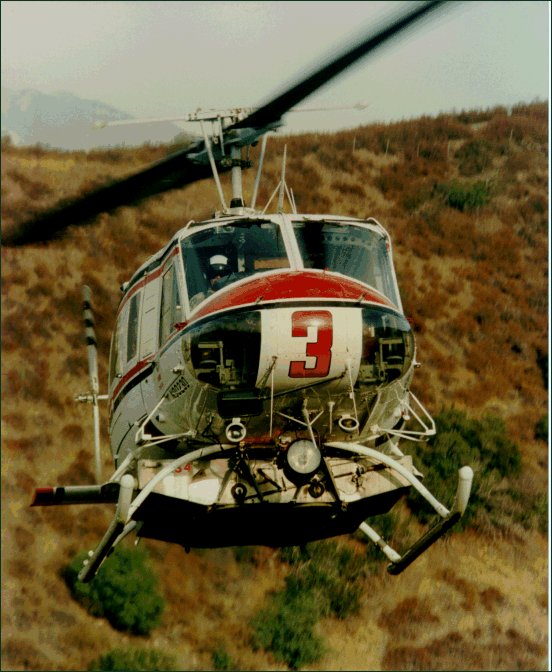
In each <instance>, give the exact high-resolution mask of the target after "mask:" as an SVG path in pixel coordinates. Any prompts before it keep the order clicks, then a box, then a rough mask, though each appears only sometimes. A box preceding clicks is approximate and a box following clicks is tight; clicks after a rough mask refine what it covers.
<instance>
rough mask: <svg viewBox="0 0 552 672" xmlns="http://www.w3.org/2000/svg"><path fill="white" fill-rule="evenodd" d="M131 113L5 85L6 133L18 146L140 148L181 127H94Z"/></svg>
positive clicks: (167, 137) (162, 139) (3, 123)
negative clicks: (99, 123)
mask: <svg viewBox="0 0 552 672" xmlns="http://www.w3.org/2000/svg"><path fill="white" fill-rule="evenodd" d="M125 119H132V117H131V115H129V114H127V113H125V112H121V110H117V109H116V108H114V107H111V106H109V105H106V104H105V103H102V102H99V101H97V100H87V99H85V98H79V97H78V96H75V95H74V94H72V93H69V92H66V91H61V92H59V93H54V94H46V93H41V92H40V91H36V90H34V89H24V90H20V91H17V90H14V89H8V88H5V87H2V115H1V132H2V137H4V136H6V135H7V136H9V137H10V138H11V140H12V142H13V143H14V144H16V145H35V144H37V143H40V144H42V145H48V146H50V147H53V148H56V149H92V148H94V147H113V146H121V145H126V146H136V145H142V144H144V143H145V142H170V141H171V140H172V139H173V138H174V137H175V136H176V135H178V134H179V133H181V129H180V128H179V127H178V126H176V125H175V124H172V123H167V122H161V123H152V124H149V123H148V124H139V125H131V126H115V127H107V128H102V129H95V128H93V124H94V122H98V121H122V120H125Z"/></svg>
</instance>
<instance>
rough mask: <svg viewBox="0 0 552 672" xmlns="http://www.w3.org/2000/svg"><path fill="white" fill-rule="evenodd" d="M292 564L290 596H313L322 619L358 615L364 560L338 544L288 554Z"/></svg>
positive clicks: (313, 545) (318, 544) (288, 580)
mask: <svg viewBox="0 0 552 672" xmlns="http://www.w3.org/2000/svg"><path fill="white" fill-rule="evenodd" d="M286 556H287V560H288V562H289V563H290V564H291V565H292V571H291V573H290V574H289V575H288V576H287V577H286V589H285V592H286V594H287V595H288V596H290V597H294V596H295V595H298V596H300V595H310V596H311V598H312V599H313V600H314V601H315V602H316V604H317V605H318V607H319V609H320V613H321V615H322V616H337V617H338V618H346V617H347V616H348V615H349V614H352V613H356V612H357V611H358V609H359V606H360V596H361V593H362V589H361V585H360V581H359V579H360V578H361V577H362V576H363V575H364V572H365V565H364V559H363V558H362V557H361V556H359V555H358V554H357V553H355V552H354V551H353V550H352V549H350V548H348V547H346V546H343V545H340V544H338V543H337V542H335V541H320V542H315V543H311V544H307V546H306V547H305V549H304V551H302V552H301V551H299V553H296V554H295V555H294V554H293V552H291V553H290V552H289V550H288V551H286V552H285V554H284V555H283V557H286Z"/></svg>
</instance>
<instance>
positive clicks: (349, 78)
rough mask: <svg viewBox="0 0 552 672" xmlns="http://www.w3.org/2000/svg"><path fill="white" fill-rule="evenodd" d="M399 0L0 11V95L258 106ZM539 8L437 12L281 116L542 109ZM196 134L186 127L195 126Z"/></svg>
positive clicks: (35, 6)
mask: <svg viewBox="0 0 552 672" xmlns="http://www.w3.org/2000/svg"><path fill="white" fill-rule="evenodd" d="M409 4H411V3H402V2H363V1H358V2H345V1H340V2H335V1H333V0H326V1H321V2H320V1H318V2H316V1H310V2H300V1H295V0H294V1H293V2H271V1H268V0H266V1H262V2H255V1H248V2H234V1H232V0H228V1H225V2H215V1H212V0H203V1H201V2H196V1H192V0H189V1H186V2H178V1H172V2H163V1H161V0H156V1H153V2H149V1H141V2H136V1H134V2H115V1H110V2H84V1H82V2H80V1H71V2H70V1H64V2H51V1H40V2H31V1H25V0H18V1H9V0H2V4H1V11H2V24H1V28H2V42H1V49H2V84H3V86H7V87H10V88H15V89H23V88H34V89H38V90H40V91H43V92H45V93H50V92H55V91H60V90H65V91H71V92H72V93H75V94H76V95H78V96H80V97H83V98H94V99H97V100H100V101H102V102H104V103H107V104H109V105H112V106H114V107H116V108H119V109H120V110H122V111H124V112H128V113H129V114H131V115H133V116H135V117H139V118H142V117H160V116H161V117H170V116H176V115H179V114H185V113H187V112H190V111H193V110H195V109H197V108H198V107H203V108H224V107H228V106H240V105H243V106H248V105H256V104H259V103H261V102H264V101H265V100H266V99H268V98H269V97H270V96H271V94H273V93H277V92H278V91H279V90H280V89H281V88H282V86H283V85H284V84H287V83H290V82H292V81H293V80H295V78H296V76H297V75H299V74H300V72H301V70H302V69H304V68H305V67H308V68H310V67H311V66H312V65H314V64H315V63H316V62H321V61H322V60H323V59H324V57H326V56H327V55H328V54H329V53H331V52H332V50H333V48H334V47H336V46H337V47H340V46H341V45H343V44H346V43H347V40H348V39H350V38H351V35H357V34H359V33H360V32H362V29H363V28H364V29H366V28H368V29H370V27H373V26H374V25H375V24H377V23H378V22H379V21H381V20H383V18H384V17H386V16H389V15H394V14H395V13H396V12H397V11H398V10H400V9H401V6H402V5H405V6H408V5H409ZM549 12H550V3H549V2H547V1H536V2H502V1H499V2H472V1H467V2H463V3H454V4H453V3H451V6H450V8H449V10H448V11H445V12H440V13H439V14H438V15H436V16H433V17H431V18H430V19H429V20H428V21H427V22H426V23H424V24H423V25H422V26H421V27H419V28H418V29H417V30H414V31H411V32H409V34H408V35H406V36H405V37H403V38H399V40H397V41H395V42H393V43H392V44H391V45H389V46H386V47H384V48H383V49H382V50H379V51H378V52H377V53H376V54H374V55H373V56H369V57H368V58H367V59H366V60H364V61H361V62H360V63H359V64H357V65H356V66H355V67H354V68H353V69H351V70H350V71H348V72H347V73H346V74H345V75H342V76H341V77H340V78H339V79H337V80H335V81H334V82H333V83H330V84H328V85H327V86H326V87H325V88H324V89H322V90H321V92H320V93H317V94H314V95H313V96H312V97H311V98H309V99H308V100H307V101H306V102H305V103H304V104H305V106H311V107H318V106H321V105H327V106H332V105H334V106H335V105H343V104H354V103H356V102H358V101H364V102H366V103H368V105H369V106H368V108H367V109H365V110H364V111H362V112H358V111H356V112H353V111H351V112H346V113H343V112H341V113H337V112H332V113H317V114H307V113H301V114H290V115H288V116H287V118H286V121H287V128H288V129H289V130H303V129H304V130H310V129H312V130H324V129H335V128H340V127H352V126H358V125H360V124H365V123H370V122H373V121H393V120H398V119H403V118H411V117H417V116H420V115H421V114H431V115H435V114H438V113H439V112H445V111H451V110H454V109H456V110H461V109H469V108H474V107H489V106H494V105H497V104H504V105H509V104H513V103H516V102H519V101H524V102H530V101H532V100H534V99H537V98H538V99H540V100H546V99H548V96H549V62H550V55H549V44H550V36H549V25H550V14H549ZM196 130H197V129H196Z"/></svg>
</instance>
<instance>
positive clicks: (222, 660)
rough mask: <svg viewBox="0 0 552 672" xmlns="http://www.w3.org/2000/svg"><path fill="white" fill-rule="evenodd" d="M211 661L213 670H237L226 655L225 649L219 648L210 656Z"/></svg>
mask: <svg viewBox="0 0 552 672" xmlns="http://www.w3.org/2000/svg"><path fill="white" fill-rule="evenodd" d="M211 658H212V660H213V669H214V670H237V669H238V666H237V665H236V664H235V663H234V661H233V660H232V658H231V657H230V656H229V655H228V653H227V651H226V649H224V648H223V647H219V648H218V649H215V650H214V651H213V653H212V654H211Z"/></svg>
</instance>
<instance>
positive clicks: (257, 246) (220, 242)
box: [181, 220, 290, 309]
mask: <svg viewBox="0 0 552 672" xmlns="http://www.w3.org/2000/svg"><path fill="white" fill-rule="evenodd" d="M181 245H182V256H183V259H184V268H185V269H186V285H187V288H188V298H189V301H190V308H191V309H193V308H195V307H196V306H197V305H198V304H199V303H200V302H201V301H203V300H204V299H205V298H207V296H208V295H209V294H212V293H213V292H216V291H217V290H219V289H221V288H222V287H226V286H227V285H229V284H231V283H233V282H236V281H237V280H241V279H242V278H245V277H247V276H251V275H253V274H256V273H263V272H266V271H271V270H275V269H280V268H289V266H290V264H289V259H288V255H287V252H286V248H285V245H284V241H283V239H282V233H281V231H280V228H279V226H278V225H277V224H275V223H274V222H271V221H259V220H253V221H251V220H242V221H237V222H232V224H230V225H228V224H226V225H225V224H223V223H220V224H215V225H213V226H212V227H210V228H208V229H202V230H201V231H197V232H196V233H192V234H191V235H190V236H188V237H186V238H184V239H183V240H182V243H181Z"/></svg>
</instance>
